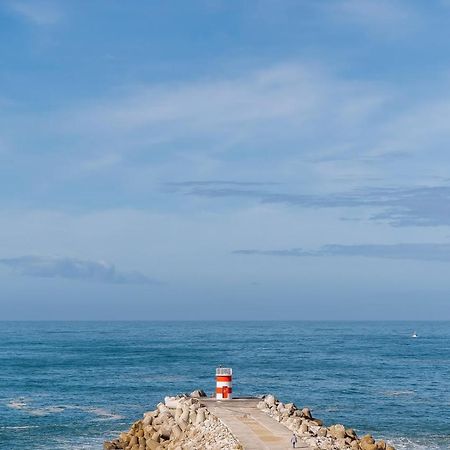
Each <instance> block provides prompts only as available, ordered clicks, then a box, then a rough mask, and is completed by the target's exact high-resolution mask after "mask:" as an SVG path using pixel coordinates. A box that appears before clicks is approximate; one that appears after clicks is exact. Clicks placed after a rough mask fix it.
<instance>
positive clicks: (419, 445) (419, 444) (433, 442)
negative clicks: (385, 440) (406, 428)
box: [390, 436, 449, 450]
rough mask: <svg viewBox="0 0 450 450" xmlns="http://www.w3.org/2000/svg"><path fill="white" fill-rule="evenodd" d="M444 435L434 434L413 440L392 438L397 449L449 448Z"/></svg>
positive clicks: (424, 449) (431, 449)
mask: <svg viewBox="0 0 450 450" xmlns="http://www.w3.org/2000/svg"><path fill="white" fill-rule="evenodd" d="M444 439H445V438H443V437H442V436H441V437H439V436H433V437H427V438H422V439H420V440H415V439H414V440H413V439H410V438H407V437H400V438H394V439H390V442H392V443H393V445H394V447H395V448H396V450H447V449H448V448H449V447H448V444H449V442H447V443H446V442H443V440H444Z"/></svg>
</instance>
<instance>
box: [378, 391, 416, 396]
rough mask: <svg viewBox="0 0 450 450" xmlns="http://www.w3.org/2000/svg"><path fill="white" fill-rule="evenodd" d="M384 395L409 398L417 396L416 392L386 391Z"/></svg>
mask: <svg viewBox="0 0 450 450" xmlns="http://www.w3.org/2000/svg"><path fill="white" fill-rule="evenodd" d="M383 395H385V396H386V397H400V396H402V395H405V396H408V395H416V392H415V391H408V390H405V391H384V392H383Z"/></svg>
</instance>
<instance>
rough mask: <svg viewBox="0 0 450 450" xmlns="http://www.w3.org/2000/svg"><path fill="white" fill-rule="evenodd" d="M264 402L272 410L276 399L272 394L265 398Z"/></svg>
mask: <svg viewBox="0 0 450 450" xmlns="http://www.w3.org/2000/svg"><path fill="white" fill-rule="evenodd" d="M264 402H265V403H266V404H267V406H268V407H269V408H270V407H272V406H274V405H275V402H276V398H275V397H274V396H273V395H272V394H269V395H266V396H265V397H264Z"/></svg>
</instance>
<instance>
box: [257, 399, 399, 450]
mask: <svg viewBox="0 0 450 450" xmlns="http://www.w3.org/2000/svg"><path fill="white" fill-rule="evenodd" d="M257 407H258V409H260V410H262V411H264V412H265V413H266V414H268V415H269V416H270V417H272V418H273V419H275V420H276V421H278V422H280V423H281V424H283V425H284V426H285V427H287V428H289V429H290V430H291V431H292V432H293V433H295V434H296V435H297V436H298V437H299V439H301V440H302V442H305V443H306V444H308V445H309V446H310V447H311V448H313V449H318V450H347V449H349V450H395V449H394V447H392V446H391V445H389V444H387V443H386V442H385V441H383V440H380V441H375V439H374V438H373V437H372V436H371V435H365V436H363V437H361V438H359V437H358V436H357V435H356V432H355V431H354V430H353V429H352V428H345V427H344V425H341V424H335V425H331V426H329V427H325V426H324V425H323V422H322V421H321V420H320V419H316V418H314V417H313V416H312V414H311V411H310V409H309V408H303V409H298V408H297V407H296V406H295V405H294V403H283V402H280V401H279V400H277V399H276V398H275V397H274V396H273V395H266V396H264V397H263V398H262V400H261V401H260V402H259V403H258V405H257Z"/></svg>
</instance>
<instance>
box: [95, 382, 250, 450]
mask: <svg viewBox="0 0 450 450" xmlns="http://www.w3.org/2000/svg"><path fill="white" fill-rule="evenodd" d="M202 396H204V393H203V391H194V392H193V393H192V397H197V398H200V397H202ZM192 397H187V396H178V397H166V398H165V402H164V403H159V404H158V405H157V407H156V409H155V410H154V411H150V412H147V413H145V414H144V417H143V419H141V420H138V421H137V422H135V423H133V425H132V426H131V428H130V430H129V431H128V432H126V433H121V434H120V436H119V438H118V439H115V440H113V441H107V442H105V443H104V445H103V448H104V449H105V450H117V449H121V450H183V449H192V450H203V449H204V450H219V449H224V450H225V449H227V450H231V449H236V450H238V449H242V447H241V445H240V444H239V442H238V441H237V440H236V438H235V437H234V436H233V434H232V433H231V432H230V430H229V429H228V428H227V427H226V426H225V425H224V424H223V423H222V422H221V421H220V420H219V419H218V418H217V417H215V416H214V415H212V414H211V413H210V412H209V411H208V410H207V409H206V408H205V407H204V406H202V405H201V404H200V401H199V400H198V399H196V398H192Z"/></svg>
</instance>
